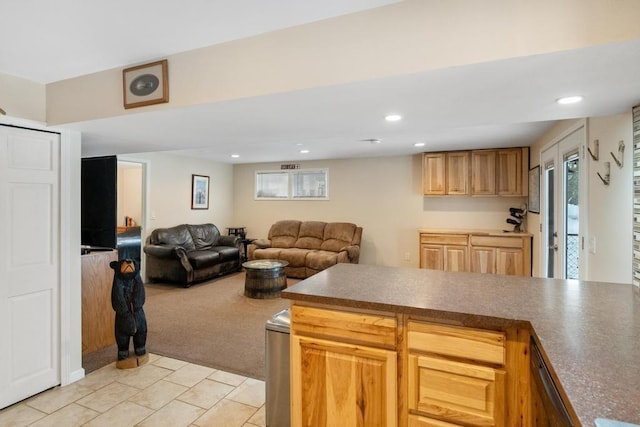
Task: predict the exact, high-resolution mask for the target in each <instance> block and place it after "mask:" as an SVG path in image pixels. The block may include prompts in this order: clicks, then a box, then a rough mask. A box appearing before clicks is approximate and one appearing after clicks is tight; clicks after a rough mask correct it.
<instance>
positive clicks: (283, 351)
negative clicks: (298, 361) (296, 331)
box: [265, 309, 291, 427]
mask: <svg viewBox="0 0 640 427" xmlns="http://www.w3.org/2000/svg"><path fill="white" fill-rule="evenodd" d="M290 328H291V317H290V314H289V309H286V310H282V311H280V312H278V313H276V314H274V315H273V317H272V318H271V320H267V324H266V325H265V335H266V337H265V338H266V339H265V357H266V360H265V370H266V372H265V382H266V396H265V398H266V402H265V409H266V416H267V427H289V425H290V424H291V415H290V409H289V395H290V394H289V331H290Z"/></svg>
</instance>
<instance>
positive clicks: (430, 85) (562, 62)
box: [0, 0, 640, 163]
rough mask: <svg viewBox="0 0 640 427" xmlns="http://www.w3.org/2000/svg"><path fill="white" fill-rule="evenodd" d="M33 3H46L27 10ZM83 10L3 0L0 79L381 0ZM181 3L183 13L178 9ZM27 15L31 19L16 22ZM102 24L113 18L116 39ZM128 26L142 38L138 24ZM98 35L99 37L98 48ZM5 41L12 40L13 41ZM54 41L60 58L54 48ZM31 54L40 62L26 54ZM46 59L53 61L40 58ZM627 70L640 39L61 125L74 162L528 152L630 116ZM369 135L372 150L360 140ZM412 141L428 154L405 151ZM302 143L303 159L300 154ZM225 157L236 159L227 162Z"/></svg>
mask: <svg viewBox="0 0 640 427" xmlns="http://www.w3.org/2000/svg"><path fill="white" fill-rule="evenodd" d="M14 3H15V4H14ZM34 3H37V4H38V5H39V6H42V7H43V8H44V9H31V8H33V4H34ZM49 3H52V4H53V3H55V7H53V6H52V5H51V6H49ZM89 3H90V2H74V1H72V0H64V1H58V2H49V1H47V0H37V1H31V2H13V3H12V4H11V7H10V13H5V10H6V8H4V9H3V12H2V14H0V36H2V37H3V40H4V39H6V37H8V36H9V35H10V34H9V33H7V32H8V31H10V30H17V31H18V34H19V35H20V36H21V37H24V38H25V39H26V40H25V41H24V43H23V42H22V40H21V41H20V43H18V44H19V46H20V50H21V52H18V51H16V50H17V49H16V47H15V46H14V44H11V46H8V45H9V43H3V44H2V45H0V72H1V73H6V74H12V75H17V76H21V77H25V78H28V79H31V80H36V81H42V82H48V81H55V80H59V79H61V78H67V77H72V76H76V75H81V74H86V73H89V72H93V71H98V70H102V69H108V68H114V67H119V66H125V65H127V64H131V63H139V62H143V61H144V60H146V59H155V58H158V57H162V56H166V55H169V54H171V53H175V52H178V51H184V50H189V49H193V48H197V47H202V46H207V45H211V44H214V43H218V42H222V41H227V40H230V39H233V38H238V37H245V36H249V35H254V34H257V33H260V32H265V31H271V30H274V29H277V28H283V27H286V26H290V25H296V24H301V23H305V22H311V21H313V20H318V19H323V18H327V17H331V16H336V15H339V14H342V13H350V12H354V11H358V10H362V9H364V8H367V7H376V6H380V5H384V4H388V3H393V2H392V1H382V0H379V1H376V0H349V1H346V0H331V1H326V0H324V1H322V2H317V1H311V0H305V1H302V0H278V1H272V2H269V8H266V7H265V6H264V4H265V3H266V2H264V0H241V1H239V0H234V1H231V0H216V1H212V0H209V1H207V0H200V1H192V2H181V3H180V5H182V6H178V5H177V2H170V1H166V0H165V1H154V2H151V1H150V0H144V1H138V2H136V3H135V5H137V8H136V10H135V11H130V12H127V11H128V10H130V9H132V4H131V2H124V1H122V0H117V1H112V2H102V3H101V5H100V6H97V7H98V8H100V9H101V10H96V6H92V7H91V8H89V7H88V6H86V5H85V4H89ZM91 3H92V4H94V5H95V4H96V3H95V2H91ZM174 3H175V4H174ZM28 5H30V6H28ZM145 5H146V6H148V7H147V8H145V7H143V6H145ZM184 5H189V8H188V10H187V11H184V10H182V9H184ZM71 6H74V7H76V8H77V9H72V8H71ZM14 8H15V11H14ZM30 9H31V10H30ZM60 9H64V10H65V11H66V14H64V13H62V12H60ZM36 10H37V11H39V12H38V13H35V12H34V11H36ZM139 10H145V11H147V10H151V12H149V14H147V17H150V18H148V19H145V21H144V23H142V24H141V23H140V20H139V19H137V18H136V19H134V18H132V17H135V16H136V13H137V11H139ZM247 10H250V11H255V13H247V12H246V11H247ZM30 12H32V13H35V14H36V15H37V17H40V18H37V17H36V18H34V19H29V20H27V21H25V20H24V19H22V22H20V23H19V24H17V23H16V22H18V21H20V18H21V17H24V16H29V13H30ZM47 13H48V14H49V16H50V17H51V18H52V21H55V20H56V18H59V19H60V18H61V17H64V18H65V19H67V20H68V22H70V23H75V24H73V25H70V26H69V27H62V28H61V27H60V26H56V25H53V24H52V23H50V22H48V21H45V20H44V18H42V17H41V15H43V14H47ZM77 14H79V15H77ZM120 16H126V18H120ZM203 16H206V17H207V18H205V17H203ZM209 16H210V17H211V18H209ZM176 17H178V19H176ZM79 18H82V19H79ZM90 18H91V19H90ZM194 19H195V21H194ZM114 22H119V23H118V24H117V25H115V26H116V27H117V28H118V29H119V30H118V32H117V33H116V34H115V35H114V34H113V32H112V31H111V29H112V28H113V27H114ZM148 22H151V23H152V24H153V25H147V23H148ZM7 24H10V25H11V28H9V29H7V27H6V26H5V25H7ZM139 25H142V26H143V27H144V29H145V31H139V30H136V28H137V27H138V26H139ZM39 26H42V27H44V28H45V29H47V32H46V34H47V37H44V38H43V37H42V36H41V35H42V34H43V32H42V31H40V30H41V28H39ZM167 28H171V31H166V29H167ZM209 28H215V29H216V30H215V31H213V30H209ZM36 29H38V31H36ZM147 31H151V32H152V33H153V34H154V37H163V34H165V33H170V35H171V40H162V43H160V44H155V45H154V43H152V42H151V40H155V39H154V38H153V37H152V38H151V39H146V38H145V37H142V36H138V37H136V36H135V35H136V34H137V35H140V34H146V32H147ZM105 34H109V36H108V37H107V39H108V40H103V39H105V36H104V35H105ZM29 35H30V37H29ZM79 35H82V37H80V36H79ZM10 38H11V39H13V40H18V39H19V38H18V37H16V35H15V34H14V35H11V37H10ZM45 39H46V40H45ZM29 40H31V42H29ZM131 41H133V42H131ZM58 46H64V50H63V51H61V50H60V49H58V50H56V49H57V47H58ZM39 49H44V51H39ZM31 50H34V52H36V53H38V54H33V55H31V54H25V52H30V51H31ZM49 50H53V51H54V52H53V53H48V51H49ZM51 55H53V56H54V57H56V58H60V56H61V55H62V57H63V58H65V60H64V61H63V60H56V61H54V64H55V65H48V66H44V65H42V64H40V63H39V61H46V60H49V59H50V57H51ZM45 63H46V62H45ZM639 76H640V40H634V41H630V42H624V43H616V44H610V45H604V46H596V47H590V48H586V49H579V50H572V51H566V52H559V53H553V54H546V55H538V56H530V57H523V58H516V59H508V60H503V61H495V62H490V63H483V64H476V65H469V66H464V67H456V68H449V69H442V70H436V71H431V72H425V73H419V74H414V75H408V76H400V77H392V78H386V79H379V80H373V81H365V82H358V83H352V84H348V85H340V86H335V87H325V88H319V89H310V90H303V91H297V92H290V93H283V94H277V95H270V96H263V97H256V98H249V99H243V100H236V101H229V102H220V103H216V104H210V105H201V106H194V107H188V108H180V109H170V110H167V109H164V110H156V111H153V112H141V113H137V114H129V115H125V116H120V117H114V118H108V119H102V120H94V121H88V122H82V123H75V124H70V125H65V127H71V128H74V129H78V130H81V131H82V132H83V156H93V155H108V154H124V153H136V152H146V151H172V150H180V153H181V154H185V155H195V156H198V157H206V158H211V159H214V160H216V161H221V162H229V163H254V162H267V161H273V162H277V161H301V160H306V159H309V160H311V159H326V158H346V157H358V156H360V157H371V156H388V155H406V154H411V153H417V152H421V151H430V150H441V149H447V150H449V149H467V148H487V147H506V146H519V145H529V144H530V143H531V142H532V141H534V140H535V139H536V138H537V137H539V136H540V135H541V134H542V133H543V132H544V131H545V130H547V129H548V128H549V127H550V125H552V124H553V122H554V121H556V120H560V119H566V118H578V117H593V116H602V115H612V114H619V113H622V112H625V111H629V110H630V108H631V107H632V106H634V105H637V104H640V78H639ZM570 94H581V95H583V96H585V100H584V102H583V103H581V104H578V105H571V106H559V105H557V104H556V103H555V99H556V98H558V97H560V96H564V95H570ZM390 112H398V113H400V114H402V115H403V116H404V120H402V121H400V122H396V123H387V122H385V121H384V120H383V117H384V115H385V114H387V113H390ZM371 138H377V139H380V140H381V143H379V144H371V143H370V142H366V141H363V140H366V139H371ZM415 142H424V143H426V146H425V147H421V148H416V147H413V143H415ZM302 148H305V149H308V150H309V151H310V152H309V153H308V154H300V153H299V151H300V149H302ZM231 154H239V155H240V157H239V158H237V159H232V158H231V157H230V156H231Z"/></svg>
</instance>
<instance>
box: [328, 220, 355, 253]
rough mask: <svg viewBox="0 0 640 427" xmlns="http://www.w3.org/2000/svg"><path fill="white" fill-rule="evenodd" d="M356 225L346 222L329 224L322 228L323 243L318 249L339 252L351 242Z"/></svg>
mask: <svg viewBox="0 0 640 427" xmlns="http://www.w3.org/2000/svg"><path fill="white" fill-rule="evenodd" d="M356 228H357V227H356V225H355V224H351V223H348V222H330V223H328V224H327V226H326V227H325V228H324V241H323V242H322V245H321V246H320V249H322V250H324V251H332V252H339V251H340V249H342V248H344V247H345V246H349V245H350V244H351V242H352V241H353V238H354V234H355V232H356Z"/></svg>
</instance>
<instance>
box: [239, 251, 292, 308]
mask: <svg viewBox="0 0 640 427" xmlns="http://www.w3.org/2000/svg"><path fill="white" fill-rule="evenodd" d="M287 265H289V263H288V262H287V261H281V260H278V259H255V260H253V261H247V262H243V263H242V267H244V269H245V272H246V278H245V280H244V295H245V296H247V297H249V298H258V299H267V298H278V297H279V296H280V292H281V291H282V290H283V289H286V287H287V276H286V274H285V271H284V268H285V267H286V266H287Z"/></svg>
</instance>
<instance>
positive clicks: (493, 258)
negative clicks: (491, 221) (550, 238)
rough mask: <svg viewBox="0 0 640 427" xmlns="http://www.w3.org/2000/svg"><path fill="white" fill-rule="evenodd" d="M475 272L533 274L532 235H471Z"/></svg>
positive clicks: (472, 266) (513, 274) (515, 274)
mask: <svg viewBox="0 0 640 427" xmlns="http://www.w3.org/2000/svg"><path fill="white" fill-rule="evenodd" d="M470 248H471V249H470V250H471V271H472V272H474V273H490V274H508V275H512V276H531V236H530V235H528V234H527V235H519V234H512V235H509V236H474V235H472V236H470Z"/></svg>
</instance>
